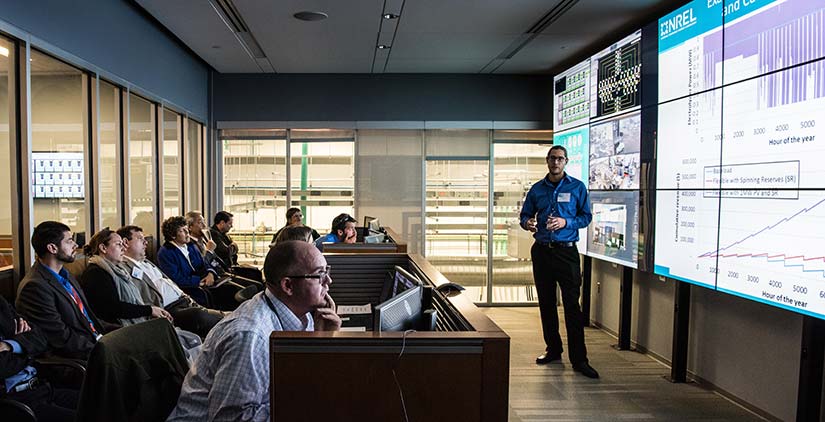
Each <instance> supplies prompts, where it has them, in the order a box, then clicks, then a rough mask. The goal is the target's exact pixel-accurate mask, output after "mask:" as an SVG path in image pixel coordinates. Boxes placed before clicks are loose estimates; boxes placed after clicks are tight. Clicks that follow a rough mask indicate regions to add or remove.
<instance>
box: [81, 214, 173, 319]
mask: <svg viewBox="0 0 825 422" xmlns="http://www.w3.org/2000/svg"><path fill="white" fill-rule="evenodd" d="M83 251H84V252H85V253H86V256H88V257H89V264H88V265H87V266H86V270H85V271H83V275H82V276H81V277H80V279H81V284H82V285H83V289H84V290H85V291H86V296H87V297H88V298H89V304H90V305H91V306H92V308H93V309H94V310H95V311H96V312H97V315H98V316H99V317H100V318H101V319H103V320H104V321H107V322H110V323H117V324H120V325H121V326H127V325H133V324H137V323H140V322H144V321H148V320H149V318H166V319H168V320H169V321H170V322H171V321H172V316H171V315H169V312H166V310H164V309H163V308H161V307H159V306H151V305H147V304H145V303H144V301H143V298H142V297H141V295H140V289H139V288H138V285H137V283H136V282H140V279H133V278H132V274H131V273H130V272H129V271H127V270H126V269H125V268H124V267H122V266H121V265H120V264H122V263H123V256H124V255H123V239H121V237H120V235H119V234H117V233H116V232H114V231H112V230H110V229H109V228H108V227H106V228H104V229H103V230H101V231H99V232H97V233H96V234H95V235H94V236H92V238H91V239H90V240H89V243H88V244H87V245H86V246H85V247H84V248H83Z"/></svg>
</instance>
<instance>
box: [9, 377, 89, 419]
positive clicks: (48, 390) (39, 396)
mask: <svg viewBox="0 0 825 422" xmlns="http://www.w3.org/2000/svg"><path fill="white" fill-rule="evenodd" d="M6 397H8V398H10V399H13V400H17V401H19V402H22V403H24V404H26V405H27V406H29V407H30V408H31V409H32V410H33V411H34V414H35V415H37V420H38V422H52V421H53V422H72V421H74V418H75V412H76V410H77V400H78V397H79V395H78V392H77V391H75V390H66V389H62V388H52V387H51V386H50V385H49V384H48V383H44V384H41V385H40V386H38V387H36V388H34V389H31V390H26V391H22V392H19V393H10V394H8V395H7V396H6Z"/></svg>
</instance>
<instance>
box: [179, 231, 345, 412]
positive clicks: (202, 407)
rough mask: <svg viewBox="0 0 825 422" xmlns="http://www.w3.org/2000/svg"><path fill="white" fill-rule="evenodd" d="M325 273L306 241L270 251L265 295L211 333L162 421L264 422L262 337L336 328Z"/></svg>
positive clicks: (265, 370) (325, 267)
mask: <svg viewBox="0 0 825 422" xmlns="http://www.w3.org/2000/svg"><path fill="white" fill-rule="evenodd" d="M329 272H330V267H329V266H328V265H327V261H326V259H325V258H324V256H323V255H322V254H321V253H320V252H319V251H318V249H316V248H315V247H314V246H313V245H311V244H310V243H307V242H301V241H286V242H281V243H278V244H277V245H275V247H273V248H272V249H270V250H269V253H268V254H267V255H266V260H265V261H264V274H265V276H266V280H267V286H266V289H264V291H263V292H261V293H258V294H257V295H255V296H254V297H253V298H252V299H250V300H248V301H246V302H244V303H243V304H241V306H239V307H238V309H236V310H235V311H234V312H233V313H232V314H230V315H229V316H227V317H226V318H224V319H223V320H222V321H221V322H219V323H218V325H216V326H215V328H213V329H212V332H211V333H210V334H209V337H207V338H206V341H205V342H204V344H203V348H202V349H201V353H200V355H198V357H197V359H196V360H195V363H194V365H193V366H192V368H191V369H190V370H189V372H188V373H187V374H186V378H185V379H184V380H183V387H182V388H181V392H180V397H179V399H178V404H177V406H176V407H175V409H174V410H173V411H172V414H171V415H170V416H169V419H167V421H193V422H202V421H205V420H209V421H212V420H244V421H250V420H254V421H268V420H269V410H270V403H269V371H270V368H269V335H270V334H271V333H272V332H273V331H337V330H338V329H340V328H341V318H339V317H338V315H336V314H335V302H334V301H333V300H332V298H331V297H329V294H328V293H327V291H328V290H329V285H330V284H331V283H332V279H331V278H330V274H329Z"/></svg>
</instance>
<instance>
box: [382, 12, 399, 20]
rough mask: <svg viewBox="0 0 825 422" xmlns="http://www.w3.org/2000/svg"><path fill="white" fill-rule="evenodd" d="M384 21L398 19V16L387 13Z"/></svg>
mask: <svg viewBox="0 0 825 422" xmlns="http://www.w3.org/2000/svg"><path fill="white" fill-rule="evenodd" d="M384 19H398V15H394V14H392V13H385V14H384Z"/></svg>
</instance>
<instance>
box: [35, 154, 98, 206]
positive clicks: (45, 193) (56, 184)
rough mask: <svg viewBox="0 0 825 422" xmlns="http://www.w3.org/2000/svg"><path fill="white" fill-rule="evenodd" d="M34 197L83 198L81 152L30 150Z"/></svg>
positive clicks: (84, 192)
mask: <svg viewBox="0 0 825 422" xmlns="http://www.w3.org/2000/svg"><path fill="white" fill-rule="evenodd" d="M31 175H32V189H33V192H34V198H35V199H38V198H84V197H85V194H86V191H85V188H84V173H83V153H82V152H32V172H31Z"/></svg>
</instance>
